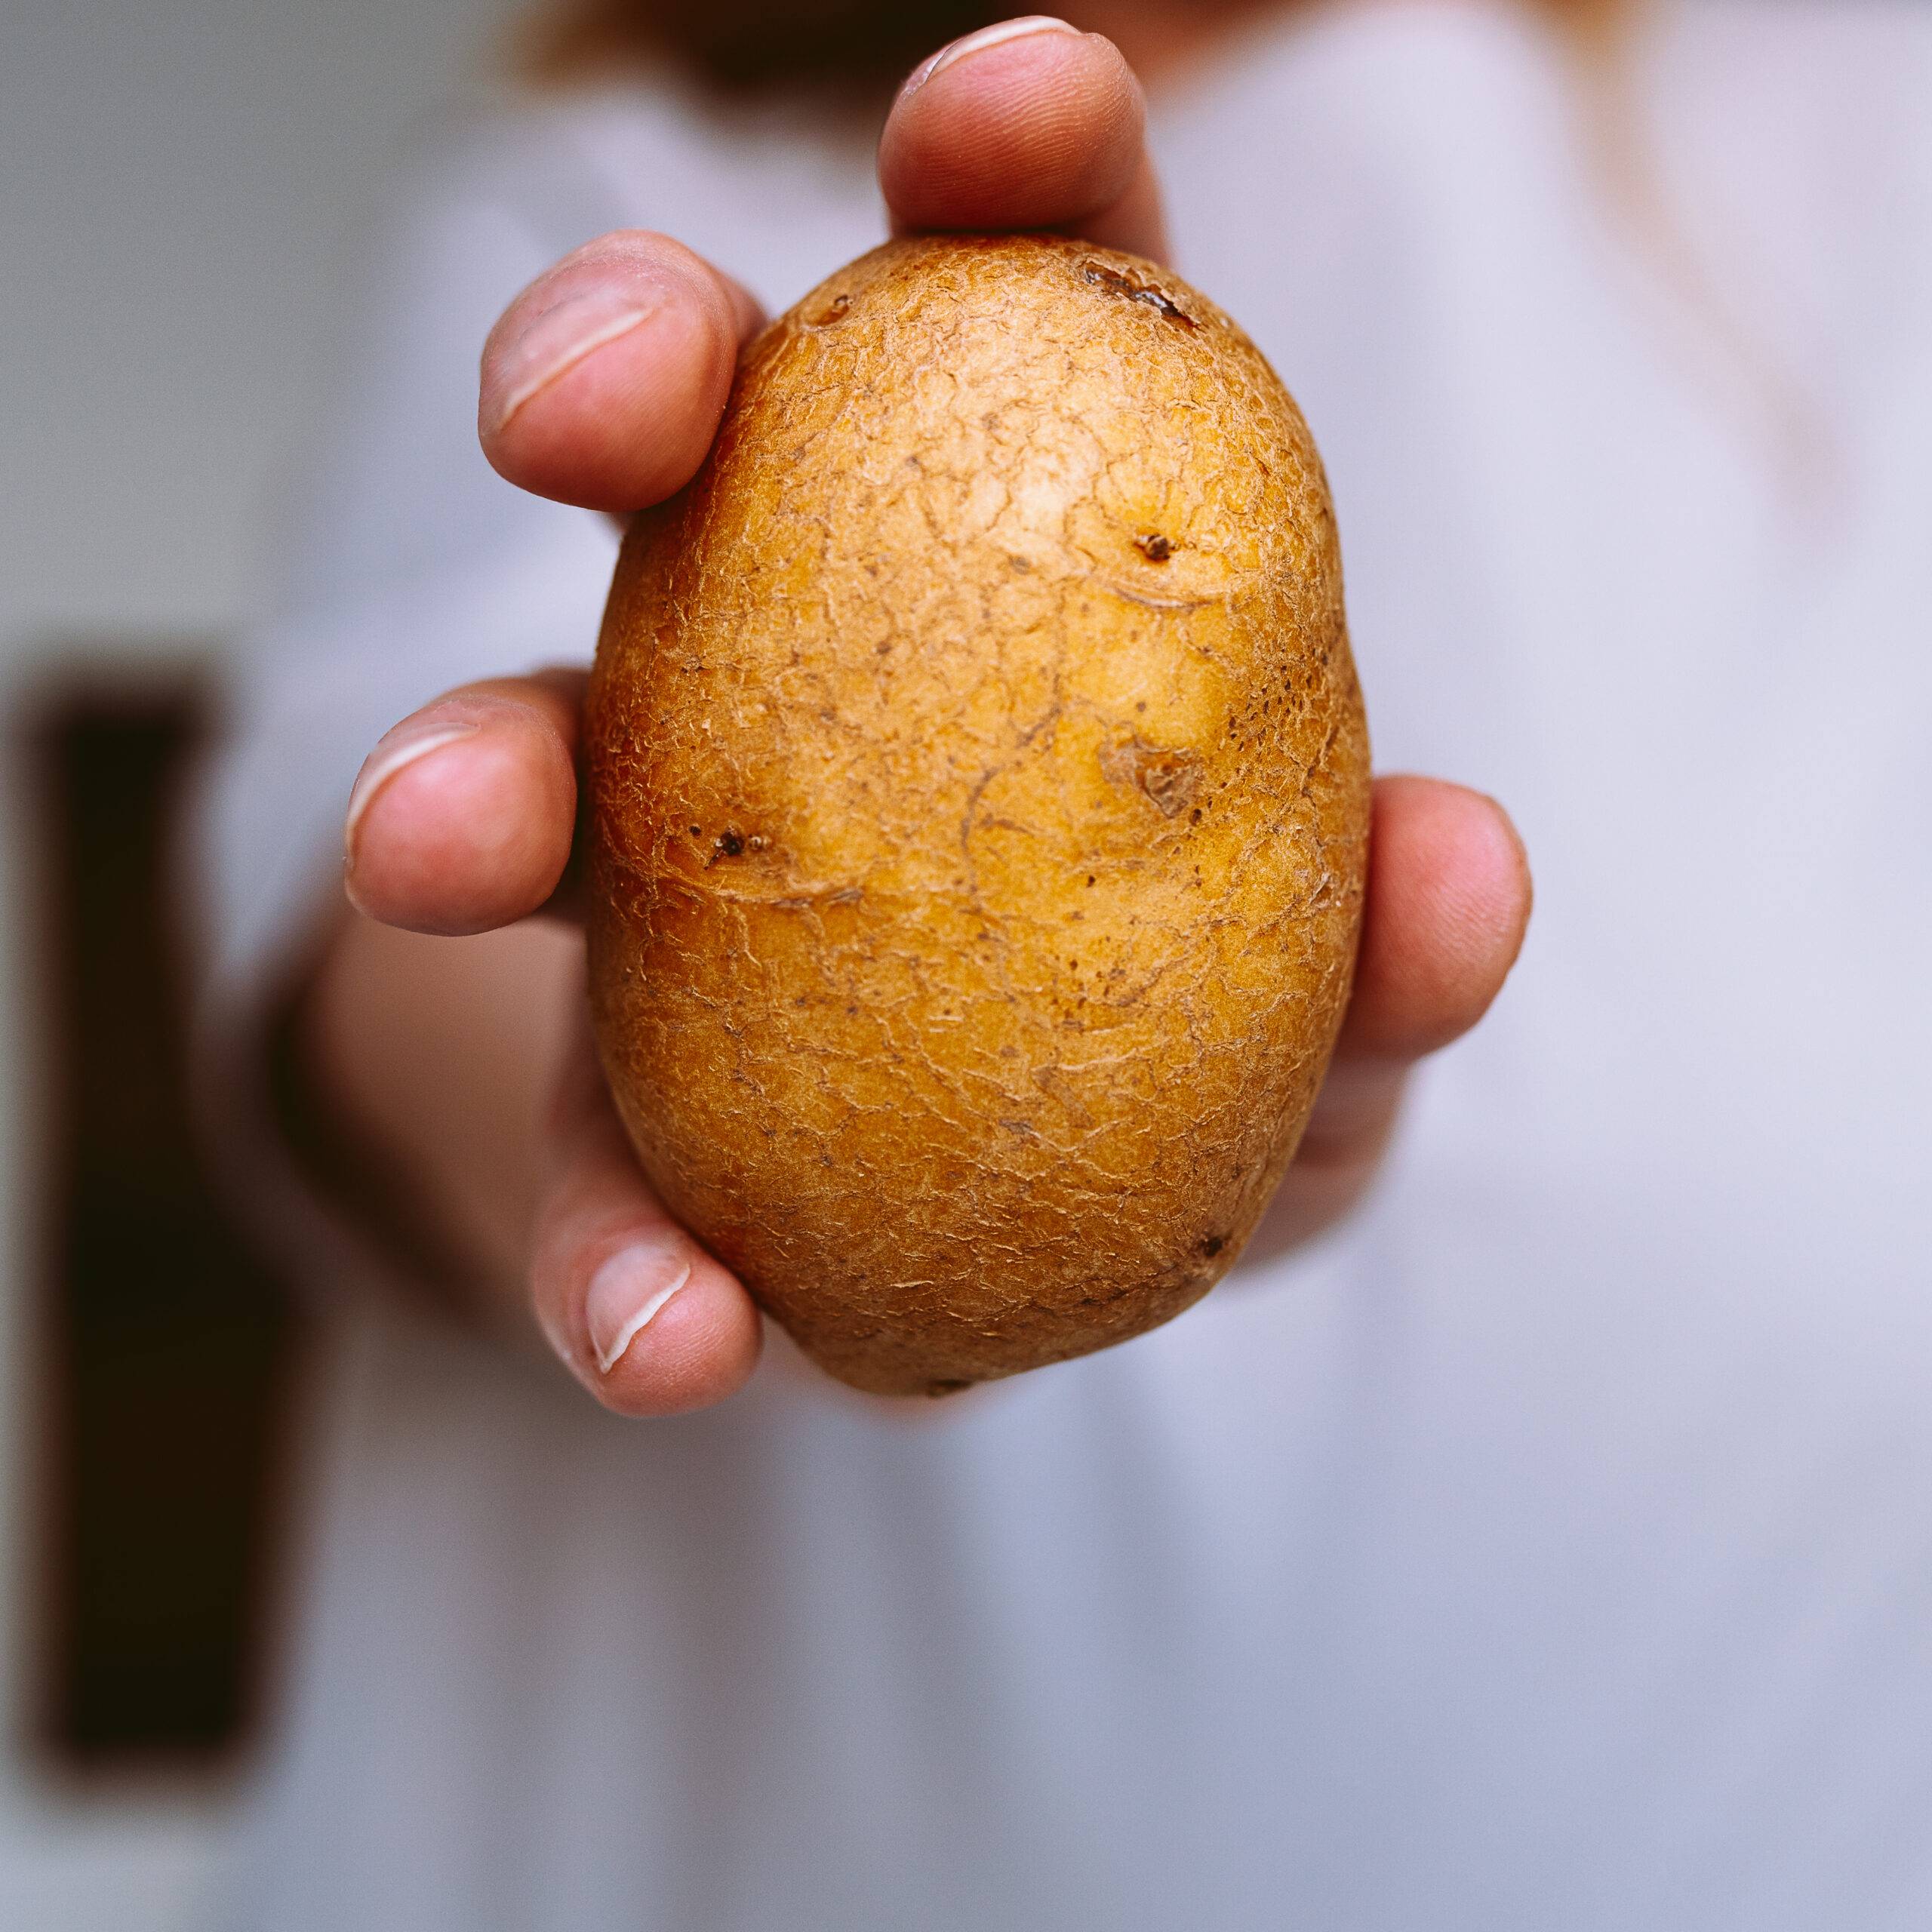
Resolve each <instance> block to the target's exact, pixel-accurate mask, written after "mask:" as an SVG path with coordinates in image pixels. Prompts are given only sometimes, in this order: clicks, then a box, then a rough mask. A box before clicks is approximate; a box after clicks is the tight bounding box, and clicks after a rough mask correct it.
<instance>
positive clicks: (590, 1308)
mask: <svg viewBox="0 0 1932 1932" xmlns="http://www.w3.org/2000/svg"><path fill="white" fill-rule="evenodd" d="M681 1254H682V1251H681V1249H680V1248H679V1247H676V1246H675V1245H673V1244H671V1243H670V1242H668V1241H639V1242H638V1243H637V1244H635V1245H634V1246H632V1247H620V1248H619V1249H618V1251H617V1253H616V1254H614V1255H612V1256H611V1258H610V1259H609V1260H608V1261H606V1262H605V1263H604V1265H603V1266H601V1268H599V1269H598V1271H597V1272H596V1273H595V1274H594V1275H592V1276H591V1278H590V1287H589V1290H588V1291H586V1294H585V1296H584V1303H583V1319H584V1325H585V1326H586V1327H587V1328H589V1331H590V1348H591V1352H592V1354H593V1355H595V1357H596V1358H597V1372H598V1374H600V1375H608V1374H610V1373H611V1370H613V1369H614V1368H615V1367H617V1364H618V1363H620V1361H623V1358H624V1357H625V1356H626V1355H627V1354H628V1353H629V1351H630V1346H631V1344H632V1343H633V1342H635V1340H637V1338H638V1336H639V1335H641V1334H643V1332H644V1331H645V1329H646V1328H648V1327H650V1325H651V1323H652V1322H654V1321H656V1320H657V1317H658V1316H659V1315H660V1314H661V1313H662V1312H663V1308H664V1305H665V1303H667V1302H668V1301H669V1300H670V1299H671V1297H672V1296H673V1295H675V1294H676V1293H677V1292H678V1290H679V1289H680V1288H681V1287H683V1286H684V1285H685V1283H686V1282H687V1281H689V1280H690V1279H691V1263H689V1262H688V1261H686V1260H682V1259H681Z"/></svg>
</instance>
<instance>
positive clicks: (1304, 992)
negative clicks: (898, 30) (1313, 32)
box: [589, 237, 1368, 1394]
mask: <svg viewBox="0 0 1932 1932" xmlns="http://www.w3.org/2000/svg"><path fill="white" fill-rule="evenodd" d="M589 743H590V774H591V792H592V848H593V851H594V855H595V857H594V868H595V871H594V881H593V888H592V903H593V906H594V911H593V913H592V921H591V976H592V996H593V1001H594V1005H595V1017H596V1023H597V1030H598V1039H599V1042H600V1044H601V1049H602V1052H603V1056H604V1062H605V1068H606V1070H607V1071H608V1075H609V1076H610V1080H611V1087H612V1088H613V1090H614V1092H615V1094H616V1096H617V1102H618V1104H619V1106H620V1109H621V1111H622V1112H623V1118H624V1121H625V1123H626V1126H627V1127H628V1128H629V1131H630V1134H631V1137H632V1140H633V1141H634V1142H635V1144H636V1147H637V1151H638V1156H639V1158H641V1161H642V1162H643V1164H644V1167H645V1171H647V1172H648V1174H649V1175H650V1177H651V1180H652V1181H653V1182H654V1183H655V1184H656V1186H657V1188H658V1189H659V1191H660V1192H661V1193H662V1195H663V1197H664V1198H665V1200H666V1202H667V1203H668V1204H669V1207H671V1209H672V1211H673V1212H674V1213H675V1214H676V1215H677V1216H678V1218H679V1219H680V1220H681V1221H683V1222H684V1223H685V1225H686V1226H688V1227H689V1228H691V1229H692V1230H693V1231H694V1232H695V1233H696V1234H697V1235H698V1236H699V1237H700V1238H701V1239H702V1240H703V1241H704V1242H705V1243H706V1245H707V1246H708V1247H709V1248H710V1249H711V1250H712V1252H713V1253H715V1254H717V1255H718V1257H719V1258H720V1259H721V1260H723V1261H724V1262H726V1263H728V1264H729V1265H730V1266H731V1267H733V1268H734V1269H736V1270H737V1272H738V1273H739V1274H740V1275H741V1276H742V1277H743V1279H744V1280H745V1281H746V1283H747V1284H749V1286H750V1287H751V1288H752V1291H753V1292H754V1293H755V1294H756V1295H757V1297H758V1300H760V1302H761V1303H762V1304H763V1305H764V1307H765V1309H767V1310H768V1312H770V1313H771V1315H774V1317H775V1318H777V1320H778V1321H780V1322H781V1323H783V1325H784V1326H785V1327H786V1328H787V1329H788V1330H789V1331H790V1332H791V1334H792V1335H793V1336H794V1337H795V1338H796V1339H797V1340H798V1343H800V1344H801V1346H802V1347H803V1348H804V1349H806V1350H807V1351H808V1352H809V1353H810V1354H811V1355H812V1356H814V1358H816V1359H817V1361H819V1362H820V1363H821V1364H823V1366H824V1367H826V1369H828V1370H829V1371H831V1373H832V1374H834V1375H835V1376H837V1377H839V1378H840V1379H841V1380H843V1381H845V1382H848V1383H851V1384H853V1385H854V1386H856V1387H858V1388H860V1389H872V1390H875V1391H878V1392H884V1393H891V1394H906V1393H917V1392H928V1393H933V1394H940V1393H944V1392H947V1391H949V1390H950V1389H956V1388H959V1387H961V1386H965V1385H967V1384H968V1383H974V1382H980V1381H984V1380H988V1379H989V1378H991V1377H996V1376H1004V1375H1011V1374H1016V1373H1017V1372H1018V1371H1020V1370H1023V1369H1029V1368H1033V1367H1038V1366H1039V1365H1040V1364H1042V1363H1045V1362H1051V1361H1060V1360H1061V1359H1063V1358H1066V1357H1067V1356H1071V1355H1083V1354H1084V1353H1086V1352H1088V1351H1089V1350H1091V1349H1099V1348H1103V1347H1105V1346H1107V1345H1108V1344H1109V1343H1114V1342H1119V1341H1124V1340H1126V1339H1127V1338H1128V1337H1130V1336H1132V1335H1137V1334H1141V1333H1142V1332H1143V1331H1146V1330H1147V1329H1149V1328H1152V1327H1155V1325H1156V1324H1158V1323H1160V1322H1163V1321H1167V1320H1168V1318H1170V1317H1171V1316H1172V1315H1177V1314H1178V1313H1180V1311H1181V1310H1182V1309H1184V1308H1186V1306H1188V1305H1189V1303H1192V1302H1193V1301H1195V1300H1197V1299H1198V1297H1200V1296H1201V1295H1202V1294H1205V1293H1206V1292H1207V1289H1208V1288H1209V1287H1211V1285H1212V1284H1214V1281H1216V1280H1217V1278H1219V1277H1220V1275H1222V1274H1223V1273H1224V1272H1226V1269H1228V1267H1229V1266H1230V1265H1231V1264H1232V1263H1233V1261H1234V1260H1235V1258H1236V1257H1237V1256H1238V1254H1240V1252H1241V1247H1242V1244H1244V1242H1245V1241H1247V1238H1248V1236H1249V1235H1250V1234H1251V1232H1253V1230H1254V1226H1255V1223H1256V1222H1257V1220H1258V1219H1259V1218H1260V1214H1261V1213H1262V1211H1263V1208H1264V1207H1266V1204H1267V1202H1268V1199H1269V1195H1271V1194H1272V1192H1273V1191H1274V1189H1275V1183H1276V1182H1277V1181H1278V1180H1279V1179H1280V1178H1281V1173H1282V1171H1283V1169H1284V1168H1285V1167H1286V1165H1287V1162H1288V1160H1289V1158H1290V1157H1291V1155H1292V1154H1293V1152H1294V1147H1295V1143H1296V1142H1297V1140H1298V1139H1299V1138H1300V1134H1301V1130H1302V1127H1303V1122H1304V1121H1305V1120H1306V1117H1307V1113H1308V1110H1309V1106H1310V1104H1311V1103H1312V1100H1313V1099H1314V1097H1315V1090H1316V1088H1318V1085H1319V1084H1320V1082H1321V1076H1322V1074H1323V1072H1324V1069H1325V1067H1326V1066H1327V1060H1328V1056H1329V1052H1330V1049H1331V1047H1332V1045H1333V1044H1334V1036H1335V1032H1336V1029H1337V1025H1338V1023H1339V1022H1340V1018H1341V1015H1342V1011H1343V1006H1344V1004H1346V999H1347V995H1348V992H1349V978H1350V974H1351V972H1352V966H1353V961H1354V956H1355V939H1356V933H1357V928H1358V923H1359V918H1360V912H1361V896H1362V875H1363V867H1364V860H1365V858H1366V856H1367V828H1368V746H1367V733H1366V728H1365V726H1364V721H1363V717H1362V711H1361V696H1360V692H1359V690H1358V686H1357V684H1356V681H1355V669H1354V666H1353V664H1352V661H1351V660H1350V657H1349V645H1348V638H1347V633H1346V629H1345V627H1344V625H1343V615H1342V580H1341V567H1340V557H1339V553H1338V551H1337V544H1336V537H1335V526H1334V517H1333V515H1332V513H1331V510H1330V507H1329V502H1328V493H1327V485H1326V484H1325V482H1324V478H1323V476H1322V472H1321V462H1320V459H1319V458H1318V456H1317V455H1316V454H1315V446H1314V444H1313V442H1312V441H1311V440H1310V438H1309V433H1308V429H1307V426H1306V424H1305V423H1303V420H1302V419H1301V416H1300V413H1299V412H1298V411H1297V409H1296V408H1295V406H1294V402H1293V401H1291V398H1290V397H1289V395H1288V394H1287V391H1286V390H1285V389H1283V388H1282V386H1281V383H1280V382H1279V380H1278V379H1277V378H1276V377H1275V374H1274V373H1273V371H1272V370H1271V369H1270V368H1269V366H1268V365H1267V363H1266V361H1265V360H1264V359H1263V357H1262V356H1261V355H1260V352H1259V351H1257V349H1255V348H1254V346H1253V345H1252V344H1251V343H1250V342H1249V341H1248V340H1247V337H1245V336H1244V335H1243V334H1241V331H1239V329H1238V328H1236V327H1235V325H1234V324H1233V323H1232V322H1231V321H1229V319H1228V318H1227V317H1226V316H1225V315H1223V314H1222V313H1221V312H1220V310H1219V309H1217V308H1216V307H1214V305H1213V304H1212V303H1210V302H1208V301H1207V300H1205V299H1204V297H1201V296H1200V295H1198V294H1195V291H1193V290H1192V289H1191V288H1188V287H1187V286H1186V284H1184V283H1183V282H1181V281H1179V280H1177V278H1174V276H1172V275H1168V274H1167V273H1166V272H1164V271H1163V270H1161V269H1156V268H1155V267H1153V266H1151V265H1150V264H1149V263H1145V262H1143V261H1140V260H1136V259H1134V257H1130V256H1125V255H1120V254H1113V253H1112V252H1110V251H1106V250H1103V249H1099V248H1089V247H1086V246H1084V245H1080V244H1077V243H1075V242H1064V241H1058V240H1051V239H1041V238H1030V237H1012V238H1005V237H974V238H954V239H940V240H926V241H915V242H894V243H892V244H891V245H888V246H887V247H885V248H881V249H879V250H878V251H876V252H875V253H874V254H870V255H868V256H866V257H864V258H863V260H860V261H857V262H855V263H853V264H852V265H851V266H850V267H848V268H847V269H844V270H843V271H842V272H840V273H839V274H838V275H835V276H833V277H832V279H831V280H830V281H828V282H826V284H825V285H824V286H823V287H822V288H820V289H818V290H817V291H815V292H814V294H811V295H810V296H808V297H807V298H806V299H805V300H804V302H802V303H801V304H800V305H799V306H798V307H797V308H796V309H794V310H792V312H791V313H790V314H789V315H786V316H785V317H784V318H783V319H782V320H780V321H778V322H777V323H774V325H772V327H771V328H770V329H768V331H766V332H765V334H764V335H763V336H762V337H761V338H760V340H758V342H757V343H755V345H754V346H752V349H751V350H750V351H749V353H748V355H747V356H746V360H745V363H744V365H743V369H742V370H741V371H740V375H739V378H738V381H737V387H736V389H735V391H734V394H733V396H732V398H731V406H730V408H729V409H728V411H727V413H726V415H725V417H724V424H723V426H722V428H721V430H720V432H719V435H718V441H717V445H716V448H715V450H714V451H713V452H712V456H711V458H710V460H709V461H708V462H707V463H706V466H705V467H704V469H703V471H702V472H701V473H700V475H699V476H698V477H697V480H696V481H694V483H693V484H692V485H691V487H690V488H688V489H687V490H686V491H684V492H683V493H682V494H681V495H680V496H678V497H676V498H675V499H674V500H672V502H670V503H668V504H666V505H665V506H663V508H661V509H658V510H656V511H654V512H650V513H648V514H647V515H643V516H641V517H640V518H638V519H637V521H636V522H635V525H633V526H632V530H631V531H630V534H629V537H628V538H627V539H626V542H625V544H624V548H623V556H622V558H621V560H620V563H619V565H618V567H617V581H616V583H615V585H614V588H613V590H612V592H611V604H610V608H609V611H608V615H607V616H606V618H605V626H604V632H603V637H602V641H601V644H600V645H599V647H598V657H597V669H596V674H595V679H594V681H593V684H592V695H591V707H590V719H589Z"/></svg>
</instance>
